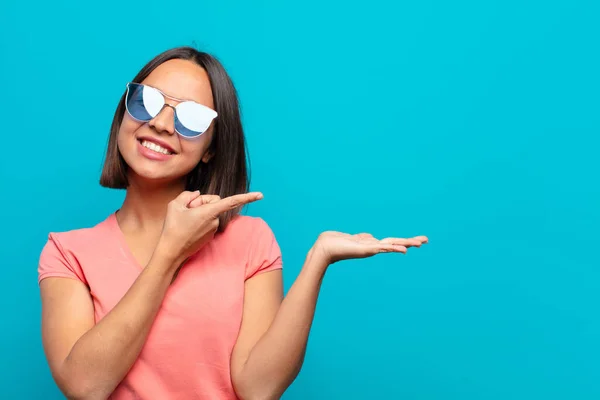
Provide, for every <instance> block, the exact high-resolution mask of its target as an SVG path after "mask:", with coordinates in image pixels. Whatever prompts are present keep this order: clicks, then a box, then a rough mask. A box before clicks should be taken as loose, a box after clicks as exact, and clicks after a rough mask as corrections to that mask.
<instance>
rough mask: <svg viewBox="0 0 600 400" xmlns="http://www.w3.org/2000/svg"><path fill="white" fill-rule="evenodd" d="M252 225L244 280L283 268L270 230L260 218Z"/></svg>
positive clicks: (277, 245) (275, 241)
mask: <svg viewBox="0 0 600 400" xmlns="http://www.w3.org/2000/svg"><path fill="white" fill-rule="evenodd" d="M254 225H255V226H253V227H252V230H251V232H250V237H251V247H250V255H249V258H248V262H247V264H246V279H250V278H252V277H253V276H256V275H258V274H261V273H263V272H268V271H273V270H276V269H282V268H283V262H282V257H281V249H280V248H279V244H278V243H277V240H276V239H275V235H274V234H273V231H272V230H271V228H270V227H269V226H268V225H267V223H266V222H265V221H264V220H262V219H261V218H257V219H256V220H255V224H254Z"/></svg>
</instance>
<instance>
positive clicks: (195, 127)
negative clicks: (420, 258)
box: [39, 47, 427, 400]
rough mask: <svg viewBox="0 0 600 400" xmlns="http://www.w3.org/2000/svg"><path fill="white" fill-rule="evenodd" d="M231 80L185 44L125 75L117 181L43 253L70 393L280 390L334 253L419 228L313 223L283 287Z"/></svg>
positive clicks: (394, 246) (390, 247)
mask: <svg viewBox="0 0 600 400" xmlns="http://www.w3.org/2000/svg"><path fill="white" fill-rule="evenodd" d="M245 151H246V148H245V141H244V134H243V129H242V125H241V121H240V114H239V108H238V100H237V95H236V91H235V89H234V86H233V84H232V82H231V80H230V78H229V77H228V75H227V73H226V72H225V70H224V69H223V67H222V66H221V65H220V63H219V62H218V61H217V60H216V59H215V58H214V57H212V56H210V55H208V54H206V53H202V52H198V51H197V50H195V49H193V48H188V47H183V48H176V49H172V50H169V51H166V52H164V53H162V54H160V55H158V56H157V57H156V58H154V59H153V60H152V61H150V62H149V63H148V64H147V65H146V66H145V67H144V68H142V70H141V71H140V72H139V73H138V74H137V76H136V77H135V78H134V79H133V81H132V82H130V83H128V84H127V87H126V91H125V93H124V94H123V96H122V98H121V100H120V102H119V105H118V107H117V110H116V113H115V116H114V119H113V123H112V127H111V131H110V138H109V141H108V149H107V154H106V160H105V164H104V169H103V171H102V176H101V178H100V183H101V185H103V186H105V187H110V188H123V189H126V196H125V200H124V202H123V204H122V206H121V207H120V208H119V210H117V211H116V212H114V213H112V214H110V215H108V217H107V218H106V219H105V220H104V221H102V222H100V223H98V224H97V225H96V226H93V227H90V228H85V229H78V230H73V231H68V232H61V233H51V234H50V235H49V239H48V242H47V243H46V245H45V247H44V249H43V251H42V254H41V256H40V263H39V282H40V290H41V299H42V309H43V313H42V331H43V345H44V349H45V353H46V357H47V359H48V363H49V366H50V369H51V371H52V375H53V377H54V379H55V381H56V383H57V385H58V387H59V388H60V389H61V390H62V392H63V393H64V394H65V395H66V396H67V397H68V398H72V399H106V398H112V399H127V400H129V399H161V400H162V399H211V400H214V399H236V398H241V399H276V398H279V397H280V396H281V395H282V393H283V392H284V391H285V390H286V388H287V387H288V386H289V385H290V384H291V383H292V381H293V380H294V379H295V377H296V376H297V374H298V372H299V371H300V367H301V365H302V362H303V356H304V352H305V348H306V343H307V338H308V334H309V330H310V327H311V323H312V320H313V314H314V311H315V305H316V302H317V296H318V293H319V288H320V285H321V281H322V279H323V276H324V275H325V271H326V270H327V268H328V266H329V265H330V264H332V263H334V262H336V261H339V260H342V259H350V258H360V257H368V256H372V255H375V254H377V253H381V252H400V253H405V252H406V251H407V247H411V246H416V247H418V246H420V245H421V244H423V243H425V242H427V238H426V237H424V236H418V237H414V238H410V239H398V238H387V239H383V240H377V239H375V238H373V237H372V236H371V235H369V234H358V235H349V234H344V233H339V232H325V233H323V234H321V235H320V236H319V237H318V239H317V240H316V242H315V243H314V245H313V247H312V248H311V249H310V251H309V252H308V255H307V257H306V260H305V264H304V266H303V268H302V270H301V272H300V274H299V276H298V277H297V279H296V281H295V283H294V284H293V286H292V287H291V288H290V290H289V293H288V294H287V295H286V296H285V299H284V298H283V288H282V273H281V268H282V261H281V254H280V249H279V247H278V244H277V241H276V240H275V238H274V236H273V233H272V231H271V230H270V228H269V227H268V225H267V224H266V223H265V222H264V221H263V220H262V219H260V218H257V217H249V216H242V215H240V213H239V212H240V209H241V208H242V207H243V206H244V205H246V204H248V203H251V202H254V201H257V200H260V199H262V194H260V193H256V192H251V193H248V186H249V185H248V178H247V173H246V157H245Z"/></svg>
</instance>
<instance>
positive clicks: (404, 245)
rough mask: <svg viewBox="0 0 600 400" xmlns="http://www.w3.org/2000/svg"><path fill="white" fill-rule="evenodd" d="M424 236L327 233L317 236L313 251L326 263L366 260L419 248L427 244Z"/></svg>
mask: <svg viewBox="0 0 600 400" xmlns="http://www.w3.org/2000/svg"><path fill="white" fill-rule="evenodd" d="M427 242H428V238H427V237H426V236H415V237H413V238H407V239H405V238H391V237H390V238H385V239H376V238H374V237H373V235H371V234H368V233H359V234H357V235H350V234H347V233H342V232H335V231H327V232H323V233H322V234H321V235H319V238H318V239H317V242H316V243H315V249H318V251H319V252H320V253H321V254H322V255H323V256H324V257H326V259H327V262H328V263H330V264H331V263H334V262H336V261H341V260H347V259H352V258H366V257H371V256H374V255H375V254H378V253H406V251H407V249H408V248H409V247H420V246H421V245H422V244H424V243H427Z"/></svg>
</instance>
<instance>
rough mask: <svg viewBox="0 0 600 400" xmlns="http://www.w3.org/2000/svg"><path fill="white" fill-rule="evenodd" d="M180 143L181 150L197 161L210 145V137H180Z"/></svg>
mask: <svg viewBox="0 0 600 400" xmlns="http://www.w3.org/2000/svg"><path fill="white" fill-rule="evenodd" d="M180 144H181V152H182V153H183V154H185V155H187V156H188V157H189V158H190V159H193V160H194V161H195V162H196V163H197V162H199V161H200V159H201V158H202V156H203V155H204V153H206V151H207V150H208V148H209V147H210V138H209V137H208V136H207V137H200V138H198V139H192V140H187V139H180Z"/></svg>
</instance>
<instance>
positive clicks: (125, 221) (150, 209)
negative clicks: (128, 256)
mask: <svg viewBox="0 0 600 400" xmlns="http://www.w3.org/2000/svg"><path fill="white" fill-rule="evenodd" d="M184 190H185V186H184V183H183V182H175V183H172V184H169V185H148V184H142V183H139V182H136V181H130V184H129V186H128V187H127V193H126V195H125V201H123V205H122V206H121V208H120V209H119V211H118V213H117V220H118V222H119V225H120V226H121V229H122V230H124V231H129V232H131V231H149V232H152V231H156V230H160V229H162V226H163V223H164V220H165V216H166V214H167V206H168V204H169V202H170V201H171V200H173V199H174V198H175V197H177V196H179V194H180V193H181V192H183V191H184Z"/></svg>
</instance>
